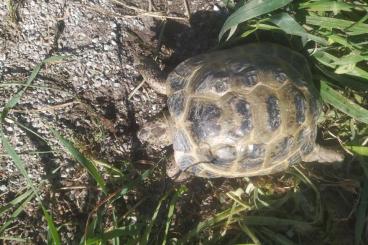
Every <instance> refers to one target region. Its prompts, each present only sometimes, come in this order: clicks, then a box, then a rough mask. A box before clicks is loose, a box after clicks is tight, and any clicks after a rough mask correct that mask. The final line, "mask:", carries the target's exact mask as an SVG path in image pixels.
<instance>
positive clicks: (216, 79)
mask: <svg viewBox="0 0 368 245" xmlns="http://www.w3.org/2000/svg"><path fill="white" fill-rule="evenodd" d="M197 79H198V82H197V83H195V84H194V85H193V86H194V87H193V89H194V91H195V92H197V93H200V92H207V91H213V92H215V93H220V94H222V93H224V92H226V91H227V90H229V87H230V86H229V85H230V82H229V75H228V74H227V73H226V72H224V71H217V72H216V71H212V70H209V71H207V72H205V73H204V74H203V75H202V76H200V77H198V78H197Z"/></svg>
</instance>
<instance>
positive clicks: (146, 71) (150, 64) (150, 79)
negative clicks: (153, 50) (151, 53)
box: [134, 55, 167, 95]
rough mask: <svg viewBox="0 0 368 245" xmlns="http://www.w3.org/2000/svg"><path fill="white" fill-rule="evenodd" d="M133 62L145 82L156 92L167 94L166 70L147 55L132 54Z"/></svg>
mask: <svg viewBox="0 0 368 245" xmlns="http://www.w3.org/2000/svg"><path fill="white" fill-rule="evenodd" d="M134 63H135V64H136V67H137V69H138V72H139V73H140V74H141V76H142V77H143V79H144V80H145V81H146V83H147V84H148V85H149V86H150V87H151V88H152V89H153V90H155V91H156V92H157V93H158V94H161V95H167V92H166V77H167V72H164V71H162V70H161V69H160V67H159V66H158V64H157V63H156V62H155V61H154V60H153V59H152V58H149V57H144V56H138V55H134Z"/></svg>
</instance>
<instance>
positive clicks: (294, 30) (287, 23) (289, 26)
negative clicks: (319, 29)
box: [270, 13, 328, 45]
mask: <svg viewBox="0 0 368 245" xmlns="http://www.w3.org/2000/svg"><path fill="white" fill-rule="evenodd" d="M270 21H271V22H272V23H274V24H275V25H277V26H278V27H280V29H281V30H283V31H284V32H286V33H287V34H290V35H295V36H299V37H301V38H302V40H304V41H303V43H305V42H306V41H307V40H313V41H315V42H317V43H321V44H323V45H327V44H328V43H327V41H326V40H325V39H323V38H321V37H318V36H315V35H312V34H309V33H307V32H306V31H305V30H304V28H303V27H302V26H301V25H299V23H298V22H296V21H295V20H294V18H293V17H291V16H290V15H288V14H287V13H280V14H276V15H273V16H272V17H271V18H270Z"/></svg>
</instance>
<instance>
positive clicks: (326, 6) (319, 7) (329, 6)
mask: <svg viewBox="0 0 368 245" xmlns="http://www.w3.org/2000/svg"><path fill="white" fill-rule="evenodd" d="M352 8H354V5H352V4H348V3H344V2H337V1H316V2H307V3H302V4H300V9H308V10H309V11H319V12H329V11H332V12H333V13H334V14H338V13H340V12H341V11H350V10H351V9H352Z"/></svg>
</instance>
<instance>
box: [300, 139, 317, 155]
mask: <svg viewBox="0 0 368 245" xmlns="http://www.w3.org/2000/svg"><path fill="white" fill-rule="evenodd" d="M313 148H314V143H313V142H311V141H307V142H304V144H302V146H301V147H300V152H301V153H302V154H303V156H305V155H308V154H309V153H311V152H312V151H313Z"/></svg>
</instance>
